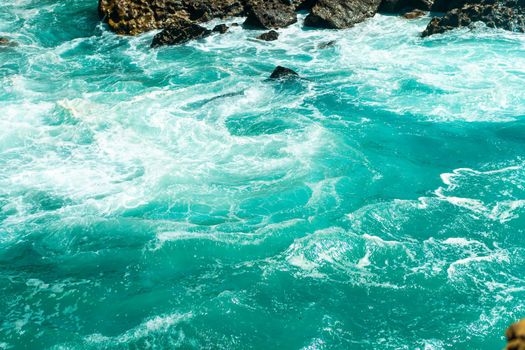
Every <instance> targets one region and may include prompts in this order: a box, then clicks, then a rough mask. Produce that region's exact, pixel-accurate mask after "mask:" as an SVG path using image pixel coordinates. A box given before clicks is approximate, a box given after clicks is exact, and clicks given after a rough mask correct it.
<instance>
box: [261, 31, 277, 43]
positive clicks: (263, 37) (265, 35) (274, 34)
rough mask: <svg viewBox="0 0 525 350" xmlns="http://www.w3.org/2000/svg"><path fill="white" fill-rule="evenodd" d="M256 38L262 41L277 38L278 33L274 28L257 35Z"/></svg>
mask: <svg viewBox="0 0 525 350" xmlns="http://www.w3.org/2000/svg"><path fill="white" fill-rule="evenodd" d="M257 39H259V40H264V41H274V40H277V39H279V33H277V32H276V31H275V30H270V31H269V32H266V33H263V34H261V35H259V36H258V37H257Z"/></svg>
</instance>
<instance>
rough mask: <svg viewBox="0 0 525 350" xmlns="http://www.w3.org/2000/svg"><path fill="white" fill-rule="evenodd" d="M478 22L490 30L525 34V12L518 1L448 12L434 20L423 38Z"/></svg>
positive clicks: (468, 5)
mask: <svg viewBox="0 0 525 350" xmlns="http://www.w3.org/2000/svg"><path fill="white" fill-rule="evenodd" d="M476 22H483V23H485V24H486V25H487V26H488V27H490V28H500V29H505V30H510V31H515V32H525V11H524V8H523V7H522V6H520V4H519V2H518V1H507V2H492V1H487V2H483V3H479V4H466V5H464V6H463V7H461V8H454V9H452V10H450V11H448V12H447V13H446V14H445V15H444V16H443V17H435V18H433V19H432V20H431V21H430V23H429V24H428V26H427V28H426V29H425V30H424V31H423V33H422V36H423V37H427V36H430V35H434V34H441V33H445V32H446V31H448V30H452V29H455V28H460V27H468V26H471V25H473V24H474V23H476Z"/></svg>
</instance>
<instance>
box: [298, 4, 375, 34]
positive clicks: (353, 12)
mask: <svg viewBox="0 0 525 350" xmlns="http://www.w3.org/2000/svg"><path fill="white" fill-rule="evenodd" d="M380 4H381V0H353V1H348V0H319V1H318V2H317V3H316V4H315V5H314V7H312V10H311V12H310V14H309V15H308V16H307V17H306V19H305V22H304V24H305V25H306V26H309V27H318V28H333V29H343V28H349V27H352V26H353V25H355V24H356V23H359V22H362V21H364V20H365V19H367V18H369V17H372V16H374V15H375V13H376V12H377V10H378V8H379V5H380Z"/></svg>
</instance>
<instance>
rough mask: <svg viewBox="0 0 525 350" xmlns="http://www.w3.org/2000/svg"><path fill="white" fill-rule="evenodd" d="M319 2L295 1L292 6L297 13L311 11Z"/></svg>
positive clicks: (308, 0) (310, 0) (314, 0)
mask: <svg viewBox="0 0 525 350" xmlns="http://www.w3.org/2000/svg"><path fill="white" fill-rule="evenodd" d="M316 2H317V0H293V1H292V4H293V5H294V6H295V10H296V11H302V10H310V9H311V8H312V7H314V5H315V4H316Z"/></svg>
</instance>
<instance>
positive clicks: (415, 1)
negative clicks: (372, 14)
mask: <svg viewBox="0 0 525 350" xmlns="http://www.w3.org/2000/svg"><path fill="white" fill-rule="evenodd" d="M433 3H434V0H383V2H382V3H381V6H379V12H384V13H401V12H407V11H412V10H424V11H428V10H430V9H431V8H432V5H433Z"/></svg>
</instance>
